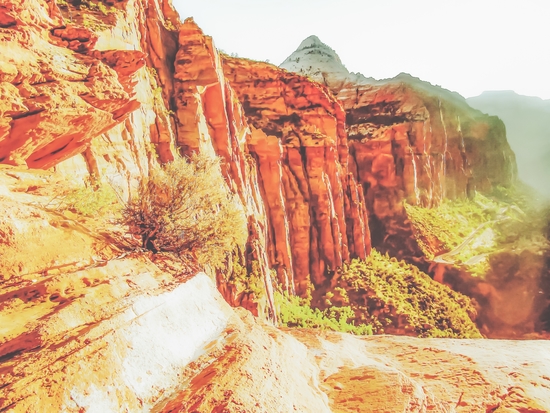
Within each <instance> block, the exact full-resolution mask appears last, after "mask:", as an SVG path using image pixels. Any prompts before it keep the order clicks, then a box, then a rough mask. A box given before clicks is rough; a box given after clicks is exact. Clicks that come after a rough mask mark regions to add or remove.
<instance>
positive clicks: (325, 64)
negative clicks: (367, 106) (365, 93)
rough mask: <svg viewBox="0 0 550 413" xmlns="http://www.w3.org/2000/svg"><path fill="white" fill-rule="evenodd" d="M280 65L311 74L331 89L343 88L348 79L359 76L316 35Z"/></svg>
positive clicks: (314, 78) (291, 70)
mask: <svg viewBox="0 0 550 413" xmlns="http://www.w3.org/2000/svg"><path fill="white" fill-rule="evenodd" d="M279 67H281V68H283V69H286V70H288V71H290V72H294V73H298V74H301V75H305V76H309V77H310V78H312V79H313V80H316V81H317V82H319V83H322V84H324V85H326V86H328V87H329V88H330V89H338V88H341V87H342V86H343V84H344V83H345V82H346V81H347V80H349V79H351V78H353V79H355V78H356V77H357V75H355V74H350V72H349V71H348V69H346V67H345V66H344V65H343V64H342V61H341V60H340V57H339V56H338V54H337V53H336V52H335V51H334V50H333V49H332V48H331V47H329V46H328V45H327V44H325V43H323V42H322V41H321V40H320V39H319V38H318V37H317V36H315V35H312V36H309V37H308V38H306V39H305V40H303V41H302V43H300V46H298V48H297V49H296V50H295V51H294V53H292V54H291V55H290V56H289V57H287V58H286V59H285V61H284V62H283V63H281V64H280V65H279ZM361 77H362V76H361Z"/></svg>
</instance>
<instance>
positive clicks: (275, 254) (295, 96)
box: [224, 56, 370, 295]
mask: <svg viewBox="0 0 550 413" xmlns="http://www.w3.org/2000/svg"><path fill="white" fill-rule="evenodd" d="M224 71H225V75H226V77H227V79H228V81H229V82H230V84H231V86H232V88H233V89H234V90H235V92H236V94H237V96H238V97H239V99H240V101H241V102H242V105H243V108H244V113H245V115H246V117H247V120H248V123H249V124H250V125H251V129H252V132H251V136H250V138H249V139H248V142H247V143H248V150H249V151H250V153H251V155H252V156H253V157H254V158H255V160H256V162H257V163H258V173H259V177H260V185H261V188H262V193H263V196H264V199H265V201H266V207H267V213H268V220H269V222H270V233H269V236H270V240H271V245H272V246H273V247H272V248H270V249H269V253H270V255H271V262H272V264H273V266H274V268H275V269H276V270H277V271H278V275H279V280H280V281H282V282H283V285H285V284H286V283H285V282H284V280H285V278H286V277H290V279H292V274H293V273H294V280H295V282H294V285H295V286H296V289H297V292H298V294H300V295H303V294H304V293H305V292H306V291H307V285H308V283H309V282H313V284H314V285H315V286H317V287H318V286H321V285H323V284H325V283H326V282H327V281H328V280H327V278H326V276H327V273H328V272H330V271H331V270H334V269H336V268H338V267H340V266H341V265H342V263H343V262H344V261H349V259H350V257H359V258H364V257H365V256H366V255H367V254H368V253H369V252H370V233H369V230H368V224H367V220H366V209H365V203H364V198H363V193H362V191H361V190H359V189H358V185H357V183H356V182H355V179H354V177H353V176H352V175H351V174H350V173H349V171H348V147H347V136H346V132H345V130H344V118H345V115H344V112H343V111H342V108H341V107H340V105H339V104H338V102H337V101H336V100H335V99H334V98H333V97H332V96H331V95H330V94H329V93H328V91H327V90H326V89H324V88H323V87H322V86H320V85H318V84H317V83H315V82H312V81H311V80H309V79H307V78H305V77H302V76H296V75H293V74H290V73H288V72H286V71H283V70H281V69H278V68H277V67H275V66H273V65H269V64H267V63H261V62H253V61H249V60H245V59H235V58H230V57H227V56H226V57H224Z"/></svg>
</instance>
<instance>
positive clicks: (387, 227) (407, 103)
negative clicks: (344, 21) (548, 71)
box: [281, 36, 516, 263]
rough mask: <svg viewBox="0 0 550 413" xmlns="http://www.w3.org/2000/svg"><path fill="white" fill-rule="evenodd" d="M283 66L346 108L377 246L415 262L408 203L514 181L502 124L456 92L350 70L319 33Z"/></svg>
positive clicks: (353, 164)
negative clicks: (304, 76)
mask: <svg viewBox="0 0 550 413" xmlns="http://www.w3.org/2000/svg"><path fill="white" fill-rule="evenodd" d="M281 67H283V68H288V69H289V70H293V71H294V72H296V73H300V74H307V75H310V76H311V77H312V78H314V79H315V80H317V81H319V82H321V83H323V84H326V85H327V87H329V88H330V90H331V91H332V92H333V93H334V94H335V96H336V97H337V99H338V100H339V102H341V104H342V106H343V108H344V110H345V111H346V127H347V131H348V144H349V148H350V149H349V153H350V170H351V171H352V172H353V173H354V176H356V179H357V181H358V182H359V183H360V184H361V185H362V186H363V189H364V192H365V198H366V201H367V206H368V209H369V218H370V224H371V231H372V234H373V245H375V246H376V247H377V248H379V249H380V250H381V251H383V252H384V251H390V252H391V254H392V255H394V256H397V257H400V258H407V259H408V260H411V261H415V258H416V257H418V256H420V255H421V252H420V250H419V249H418V246H416V245H415V243H414V241H413V237H412V230H411V228H410V226H409V225H408V223H407V217H406V213H405V211H404V210H403V206H402V202H403V201H404V200H406V202H408V203H411V204H413V205H421V206H425V207H431V206H434V205H438V204H439V203H440V202H441V201H442V200H443V199H455V198H464V197H468V196H470V195H471V194H472V193H473V191H475V190H479V191H490V190H491V189H493V188H494V187H496V186H497V185H503V186H509V185H510V184H511V183H512V182H514V180H515V176H516V166H515V158H514V154H513V152H512V151H511V149H510V147H509V145H508V142H507V141H506V134H505V128H504V125H503V124H502V122H501V121H500V120H498V118H496V117H490V116H486V115H483V114H482V113H481V112H479V111H476V110H474V109H472V108H470V107H469V106H468V104H467V103H466V101H465V99H463V98H462V97H461V96H460V95H458V94H456V93H452V92H449V91H447V90H444V89H442V88H439V87H435V86H432V85H430V84H429V83H427V82H423V81H421V80H419V79H416V78H413V77H411V76H409V75H406V74H401V75H399V76H397V77H395V78H393V79H388V80H383V81H376V80H374V79H367V78H365V77H364V76H362V75H360V74H354V73H349V72H348V71H347V69H346V68H345V67H344V66H343V65H342V64H341V62H340V59H339V58H338V56H337V55H336V53H335V52H334V51H333V50H332V49H330V48H329V47H328V46H327V45H325V44H324V43H322V42H321V41H320V40H319V39H318V38H316V37H314V36H312V37H310V38H308V39H306V40H305V41H304V42H303V43H302V44H301V45H300V47H299V48H298V49H297V50H296V51H295V52H294V53H293V54H292V55H291V56H289V58H287V59H286V60H285V62H283V64H281ZM416 261H417V263H420V262H419V261H418V260H416Z"/></svg>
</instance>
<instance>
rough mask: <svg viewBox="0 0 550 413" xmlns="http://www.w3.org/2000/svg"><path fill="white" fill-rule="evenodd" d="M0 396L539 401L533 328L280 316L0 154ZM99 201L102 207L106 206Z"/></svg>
mask: <svg viewBox="0 0 550 413" xmlns="http://www.w3.org/2000/svg"><path fill="white" fill-rule="evenodd" d="M0 182H1V184H2V185H1V188H2V193H1V198H0V208H1V209H2V213H3V217H4V218H3V221H2V227H1V228H0V230H1V232H0V234H1V235H2V237H3V240H4V242H3V243H2V250H1V251H0V253H1V254H2V272H3V279H2V281H1V283H2V284H1V299H0V308H1V312H0V320H1V322H0V326H1V328H0V411H1V412H54V411H64V412H124V411H126V412H147V411H152V412H159V413H160V412H189V413H191V412H220V413H221V412H266V413H271V412H291V411H297V412H315V413H318V412H428V411H429V412H500V413H502V412H522V413H526V412H531V413H534V412H540V413H543V412H548V411H550V349H549V347H548V342H547V341H543V340H531V341H528V340H524V341H507V340H486V339H477V340H451V339H419V338H414V337H398V336H368V337H358V336H353V335H349V334H343V333H335V332H326V331H320V330H310V329H280V328H276V327H274V326H273V325H270V324H269V323H267V322H264V321H261V320H260V319H257V318H254V317H253V316H252V315H251V314H250V313H249V312H248V311H246V310H244V309H238V308H237V309H234V308H231V307H230V306H229V305H228V304H227V303H226V302H225V300H224V299H223V298H222V296H221V295H220V294H219V292H218V291H217V289H216V287H215V284H214V282H213V281H212V280H211V278H210V277H209V276H207V275H206V274H204V273H199V274H196V275H195V272H194V271H193V269H192V268H188V267H186V266H185V265H183V264H181V263H178V262H176V261H173V260H170V259H169V258H167V257H163V256H160V255H159V256H154V255H153V254H151V253H148V252H145V251H140V250H139V249H135V248H134V249H133V250H131V249H129V245H131V243H132V240H131V239H130V238H128V237H127V236H126V235H125V234H124V230H123V228H121V227H120V226H118V224H117V223H116V221H115V220H113V219H112V215H111V213H110V212H106V213H105V214H103V215H102V216H95V217H85V216H82V215H79V214H76V213H73V212H71V211H70V210H65V209H64V208H62V207H60V206H59V205H57V206H56V202H57V201H56V199H58V197H61V198H62V197H63V196H66V194H67V191H70V185H69V183H68V182H67V181H66V180H64V179H62V177H60V176H58V175H57V174H56V173H54V172H49V171H47V172H45V171H30V170H25V169H22V168H14V167H3V169H2V170H1V171H0ZM109 209H111V210H112V209H113V208H112V207H111V208H109Z"/></svg>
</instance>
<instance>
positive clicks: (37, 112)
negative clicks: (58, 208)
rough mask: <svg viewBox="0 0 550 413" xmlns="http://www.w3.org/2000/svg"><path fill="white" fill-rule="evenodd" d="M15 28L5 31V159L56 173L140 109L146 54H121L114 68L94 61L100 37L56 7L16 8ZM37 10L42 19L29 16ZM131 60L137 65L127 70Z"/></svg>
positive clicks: (1, 142) (1, 140) (1, 127)
mask: <svg viewBox="0 0 550 413" xmlns="http://www.w3.org/2000/svg"><path fill="white" fill-rule="evenodd" d="M3 7H4V9H5V10H6V13H8V14H10V15H13V16H16V17H14V19H15V23H14V24H12V25H9V26H7V27H3V28H1V29H0V30H1V33H0V36H1V41H0V48H1V51H0V53H1V54H2V56H3V58H2V70H1V74H2V75H1V79H0V81H1V85H0V88H1V90H2V103H1V104H2V108H1V112H2V114H3V116H2V118H1V120H0V122H1V124H0V153H1V154H2V155H1V158H0V159H1V161H2V162H3V163H8V164H12V165H22V164H23V165H24V164H26V165H28V166H29V167H32V168H49V167H51V166H54V165H56V164H58V163H59V162H61V161H63V160H65V159H68V158H70V157H72V156H75V155H77V154H79V153H82V152H84V151H85V150H86V148H87V147H88V146H89V144H90V141H91V140H92V139H93V138H95V137H96V136H98V135H101V134H102V133H104V132H106V131H107V130H109V129H111V128H113V127H114V126H116V125H118V124H120V123H122V122H124V121H125V120H126V119H127V118H128V115H129V114H130V113H131V112H132V111H134V110H135V109H137V108H138V107H139V106H140V103H139V101H138V100H137V99H136V98H135V95H134V93H133V91H130V93H129V92H128V90H129V83H128V82H129V78H130V75H131V74H133V73H134V72H135V71H137V70H138V69H139V68H140V67H142V66H143V65H144V61H143V54H140V53H139V52H130V51H128V52H127V51H119V52H118V56H115V57H114V56H111V58H110V59H108V61H107V64H106V63H104V61H103V60H104V59H101V56H99V57H100V58H98V57H95V56H92V55H88V54H87V53H88V52H90V51H91V49H92V48H93V46H94V45H95V43H96V42H97V36H95V34H94V33H93V32H92V31H91V30H89V29H87V28H85V27H75V26H73V25H68V26H67V25H65V23H64V21H63V19H62V17H61V15H60V13H59V10H58V9H57V6H56V4H55V2H51V4H50V5H49V6H47V5H46V3H45V2H43V1H40V0H28V1H24V2H8V3H5V4H4V5H3ZM22 10H33V11H36V12H35V13H23V12H22ZM119 60H123V61H125V62H130V61H131V62H132V64H131V65H128V64H124V65H119V64H117V62H118V61H119Z"/></svg>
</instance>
